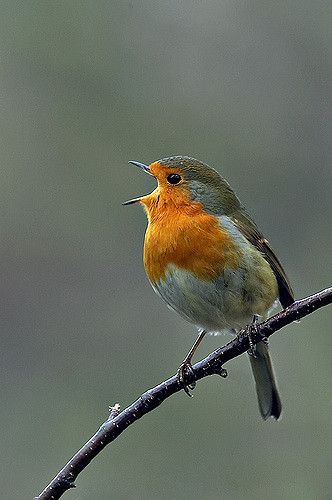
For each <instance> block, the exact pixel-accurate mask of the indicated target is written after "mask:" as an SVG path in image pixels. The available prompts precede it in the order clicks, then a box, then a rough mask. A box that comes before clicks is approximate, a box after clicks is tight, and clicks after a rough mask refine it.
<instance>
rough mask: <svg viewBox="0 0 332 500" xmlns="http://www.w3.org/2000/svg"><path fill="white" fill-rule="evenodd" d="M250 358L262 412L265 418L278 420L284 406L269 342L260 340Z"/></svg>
mask: <svg viewBox="0 0 332 500" xmlns="http://www.w3.org/2000/svg"><path fill="white" fill-rule="evenodd" d="M249 359H250V364H251V368H252V371H253V375H254V379H255V383H256V392H257V398H258V405H259V410H260V413H261V415H262V417H263V419H264V420H266V419H268V418H269V417H272V418H274V419H275V420H278V419H279V417H280V415H281V409H282V407H281V401H280V397H279V393H278V388H277V383H276V379H275V376H274V372H273V366H272V361H271V357H270V354H269V349H268V345H267V342H263V341H262V342H259V343H258V344H257V345H256V349H255V353H254V355H252V354H250V355H249Z"/></svg>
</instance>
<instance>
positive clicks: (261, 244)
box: [229, 208, 294, 307]
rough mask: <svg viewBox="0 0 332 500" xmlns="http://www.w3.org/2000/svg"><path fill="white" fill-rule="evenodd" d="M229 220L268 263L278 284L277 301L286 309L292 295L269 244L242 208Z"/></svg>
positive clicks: (283, 272) (285, 276)
mask: <svg viewBox="0 0 332 500" xmlns="http://www.w3.org/2000/svg"><path fill="white" fill-rule="evenodd" d="M229 217H230V219H232V221H233V222H234V224H236V226H237V227H238V229H239V230H240V231H241V233H242V234H243V236H244V237H245V238H246V239H247V240H248V241H250V243H251V244H252V245H254V246H255V247H256V248H257V249H258V250H259V251H260V252H262V254H264V257H265V258H266V260H267V261H268V263H269V264H270V266H271V269H272V271H273V272H274V274H275V277H276V279H277V282H278V288H279V299H280V302H281V304H282V306H283V307H287V306H289V305H290V304H292V303H293V302H294V294H293V290H292V287H291V285H290V283H289V280H288V278H287V275H286V273H285V271H284V269H283V267H282V265H281V263H280V261H279V259H278V257H277V256H276V254H275V253H274V251H273V249H272V248H271V245H270V243H269V242H268V241H267V239H266V238H264V236H263V235H262V233H261V232H260V231H259V229H258V228H257V226H256V224H255V223H254V222H253V221H252V220H251V218H250V217H249V216H248V215H247V214H246V213H245V212H244V210H243V208H242V209H241V210H240V211H236V212H234V213H233V214H232V215H229Z"/></svg>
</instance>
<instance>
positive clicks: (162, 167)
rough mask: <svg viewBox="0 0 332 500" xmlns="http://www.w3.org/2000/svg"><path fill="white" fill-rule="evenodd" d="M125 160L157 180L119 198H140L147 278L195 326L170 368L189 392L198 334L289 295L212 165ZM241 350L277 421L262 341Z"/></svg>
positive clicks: (251, 318)
mask: <svg viewBox="0 0 332 500" xmlns="http://www.w3.org/2000/svg"><path fill="white" fill-rule="evenodd" d="M129 163H132V164H133V165H135V166H137V167H139V168H140V169H142V170H143V171H144V172H146V173H147V174H149V175H151V176H153V177H155V179H156V180H157V182H158V186H157V188H156V189H155V190H154V191H153V192H152V193H151V194H148V195H146V196H141V197H139V198H135V199H132V200H129V201H127V202H125V203H124V204H125V205H129V204H132V203H140V204H141V205H143V207H144V208H145V211H146V214H147V218H148V227H147V230H146V234H145V242H144V266H145V270H146V273H147V276H148V278H149V281H150V283H151V285H152V287H153V289H154V290H155V292H156V293H157V294H158V295H160V297H161V298H162V299H164V301H165V302H166V303H167V304H168V306H169V307H170V308H171V309H173V310H174V311H176V312H178V313H179V314H180V315H181V316H182V317H183V318H185V319H186V320H187V321H189V322H190V323H193V324H194V325H196V326H197V327H198V329H199V335H198V338H197V340H196V342H195V344H194V345H193V347H192V348H191V349H190V351H189V353H188V355H187V356H186V358H185V359H184V361H183V363H182V365H181V366H180V368H179V371H178V376H179V379H180V381H181V383H182V384H183V386H184V389H185V390H186V392H187V393H189V388H191V389H192V388H193V387H191V386H187V385H186V383H185V380H186V374H187V376H188V370H190V369H191V360H192V357H193V354H194V352H195V350H196V349H197V347H198V345H199V344H200V343H201V341H202V339H203V337H204V336H205V335H206V333H216V332H217V333H219V332H223V331H230V332H232V333H235V334H236V333H237V332H239V331H240V330H241V329H242V328H244V327H246V326H248V325H253V324H254V323H255V322H256V321H257V319H258V318H259V317H266V316H267V315H268V312H269V310H270V309H271V308H272V307H273V306H274V305H275V303H276V302H277V301H278V300H279V302H280V303H281V305H282V306H283V307H287V306H288V305H290V304H291V303H292V302H294V297H293V292H292V289H291V286H290V284H289V281H288V279H287V276H286V274H285V271H284V270H283V268H282V265H281V264H280V261H279V260H278V258H277V257H276V255H275V253H274V251H273V250H272V248H271V246H270V244H269V242H268V241H267V240H266V239H265V238H264V236H263V235H262V233H261V232H260V231H259V229H258V228H257V226H256V224H255V223H254V222H253V221H252V219H251V218H250V217H249V216H248V214H247V212H246V211H245V209H244V207H243V205H242V204H241V203H240V201H239V199H238V198H237V196H236V194H235V193H234V191H233V190H232V188H231V187H230V186H229V184H228V183H227V181H226V180H225V179H223V178H222V177H221V175H220V174H219V173H218V172H217V171H216V170H214V169H213V168H211V167H209V166H208V165H206V164H205V163H202V162H201V161H198V160H196V159H194V158H189V157H187V156H172V157H170V158H163V159H162V160H158V161H155V162H154V163H151V164H150V165H144V164H143V163H139V162H136V161H131V162H129ZM249 331H250V327H249ZM248 353H249V354H250V356H249V358H250V363H251V367H252V370H253V375H254V380H255V385H256V392H257V397H258V404H259V409H260V413H261V415H262V417H263V418H264V419H267V418H269V417H272V418H274V419H276V420H277V419H278V418H279V417H280V414H281V401H280V397H279V393H278V389H277V384H276V379H275V376H274V372H273V367H272V362H271V358H270V354H269V350H268V344H267V341H261V342H259V343H258V344H257V345H256V346H255V348H252V349H250V350H249V351H248ZM188 387H189V388H188Z"/></svg>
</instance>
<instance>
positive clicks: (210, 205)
mask: <svg viewBox="0 0 332 500" xmlns="http://www.w3.org/2000/svg"><path fill="white" fill-rule="evenodd" d="M129 163H131V164H132V165H135V166H137V167H139V168H140V169H141V170H143V171H144V172H146V173H147V174H149V175H151V176H153V177H155V179H156V180H157V182H158V186H157V188H156V189H155V190H154V191H153V192H152V193H151V194H148V195H146V196H141V197H138V198H134V199H132V200H129V201H127V202H125V203H124V205H130V204H133V203H137V202H139V203H141V204H142V205H144V207H145V209H146V211H147V213H148V216H149V215H150V216H151V214H152V212H154V211H155V210H156V209H158V210H159V211H160V210H162V209H163V208H166V207H167V206H176V207H177V209H179V210H181V208H183V209H184V208H185V207H188V206H191V207H192V206H199V207H200V208H203V209H204V210H205V211H206V212H208V213H210V214H213V215H227V214H230V213H232V212H234V211H235V210H237V209H239V207H240V202H239V200H238V198H237V197H236V195H235V193H234V191H233V190H232V189H231V187H230V186H229V184H228V183H227V182H226V181H225V179H223V178H222V177H221V175H220V174H219V173H218V172H217V171H216V170H214V169H213V168H211V167H209V166H208V165H206V164H205V163H202V162H201V161H199V160H195V159H194V158H189V157H188V156H171V157H169V158H163V159H162V160H158V161H155V162H153V163H151V164H150V165H144V164H143V163H139V162H136V161H130V162H129Z"/></svg>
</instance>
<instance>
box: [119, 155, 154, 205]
mask: <svg viewBox="0 0 332 500" xmlns="http://www.w3.org/2000/svg"><path fill="white" fill-rule="evenodd" d="M128 163H131V164H132V165H135V167H138V168H140V169H141V170H143V172H145V173H146V174H149V175H152V176H153V174H152V173H151V171H150V167H149V166H148V165H144V163H140V162H139V161H129V162H128ZM140 201H141V197H139V198H133V199H132V200H128V201H124V202H123V203H122V205H133V204H134V203H139V202H140Z"/></svg>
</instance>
